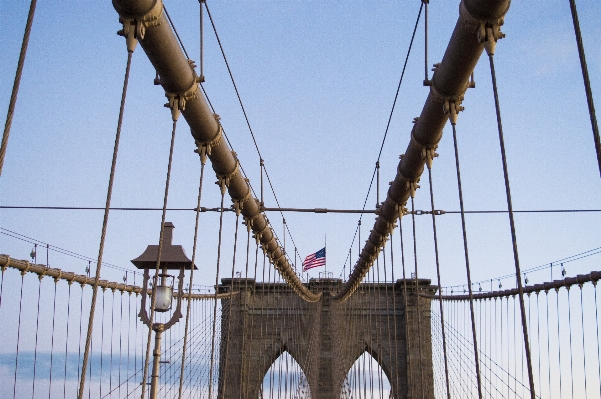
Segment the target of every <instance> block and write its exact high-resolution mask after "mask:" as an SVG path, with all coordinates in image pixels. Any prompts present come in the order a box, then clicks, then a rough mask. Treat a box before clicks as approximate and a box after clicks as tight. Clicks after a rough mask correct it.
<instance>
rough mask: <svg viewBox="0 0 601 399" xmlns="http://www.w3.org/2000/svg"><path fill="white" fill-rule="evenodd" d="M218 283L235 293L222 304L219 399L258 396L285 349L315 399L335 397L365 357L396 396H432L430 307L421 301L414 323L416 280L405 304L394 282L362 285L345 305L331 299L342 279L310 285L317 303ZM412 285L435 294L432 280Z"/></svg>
mask: <svg viewBox="0 0 601 399" xmlns="http://www.w3.org/2000/svg"><path fill="white" fill-rule="evenodd" d="M221 281H222V285H220V286H219V292H228V291H230V290H232V289H233V291H234V292H236V291H239V292H240V294H239V295H235V296H233V297H232V298H224V299H222V300H221V301H222V307H223V309H224V310H223V312H222V318H221V346H220V368H219V397H220V398H223V399H240V398H248V399H255V398H258V395H259V389H260V386H261V384H262V383H263V378H264V376H265V374H266V373H267V371H268V370H269V368H270V367H271V365H272V364H273V362H274V361H275V360H276V359H277V358H278V357H279V356H280V355H281V354H282V353H283V352H285V351H286V352H288V353H289V354H290V355H291V356H292V357H293V358H294V359H295V360H296V361H297V362H298V363H299V365H300V367H301V368H302V370H303V372H304V373H305V375H306V377H307V381H308V383H309V387H310V390H311V397H312V398H314V399H339V398H340V393H341V389H342V385H343V382H344V379H345V377H346V376H347V374H348V372H349V370H350V368H351V367H352V365H353V364H354V362H355V361H356V360H357V359H358V358H359V357H360V356H361V355H362V354H363V353H364V352H368V353H369V354H370V355H371V356H372V357H373V358H374V359H376V361H377V362H378V363H379V365H380V366H381V367H382V369H383V371H384V373H386V377H387V378H388V380H389V381H390V383H391V387H392V392H393V396H394V398H398V399H417V398H419V399H421V398H424V399H433V398H434V387H433V370H432V338H431V324H430V302H431V301H430V299H427V298H423V297H420V299H419V315H420V320H419V325H418V317H417V315H418V314H417V308H418V306H417V297H416V292H415V284H416V281H415V280H407V281H406V286H407V298H406V299H405V297H404V295H405V291H404V286H405V281H403V280H397V281H396V283H394V284H393V283H364V284H361V285H360V286H359V288H358V289H357V291H356V292H355V294H354V295H353V296H352V297H351V298H350V299H348V300H347V301H345V302H342V303H339V302H336V301H334V300H333V299H332V297H333V296H334V295H335V294H336V292H338V291H339V290H340V289H341V288H342V280H339V279H311V280H310V282H309V284H308V287H309V289H310V290H311V291H312V292H322V298H321V300H320V301H318V302H316V303H308V302H305V301H304V300H303V299H301V298H300V297H299V296H298V295H296V294H295V293H294V292H293V291H292V290H291V289H290V288H289V287H288V285H287V284H285V283H257V282H255V280H254V279H243V278H236V279H222V280H221ZM417 283H418V284H417V285H418V287H419V290H420V292H423V293H428V294H433V293H434V292H435V287H434V286H432V285H430V280H426V279H420V280H419V281H418V282H417ZM405 300H406V301H407V309H405ZM230 301H231V303H230ZM230 305H231V309H230ZM349 326H352V329H351V328H349ZM349 330H352V333H349ZM407 331H408V332H409V335H408V336H409V340H407ZM418 332H420V333H421V335H419V334H418ZM420 344H421V351H420ZM226 352H227V353H226ZM420 353H421V358H420ZM226 357H227V363H226V361H225V359H226ZM224 384H225V386H224ZM422 392H423V396H422Z"/></svg>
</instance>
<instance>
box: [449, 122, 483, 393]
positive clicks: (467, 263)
mask: <svg viewBox="0 0 601 399" xmlns="http://www.w3.org/2000/svg"><path fill="white" fill-rule="evenodd" d="M451 126H452V128H453V146H454V148H455V166H456V170H457V186H458V192H459V207H460V208H461V229H462V232H463V252H464V255H465V269H466V274H467V289H468V291H469V297H470V301H469V303H470V316H471V321H472V337H473V340H474V360H475V366H476V381H477V385H478V398H479V399H482V381H481V378H480V361H479V360H478V341H477V338H476V324H475V320H474V294H473V292H472V275H471V271H470V260H469V255H468V250H467V232H466V228H465V209H464V206H463V190H462V188H461V172H460V169H459V149H458V148H457V128H456V126H455V122H454V121H451Z"/></svg>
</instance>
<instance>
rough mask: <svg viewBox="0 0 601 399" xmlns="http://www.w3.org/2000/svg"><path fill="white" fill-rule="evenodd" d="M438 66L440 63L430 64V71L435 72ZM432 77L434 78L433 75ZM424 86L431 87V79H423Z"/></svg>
mask: <svg viewBox="0 0 601 399" xmlns="http://www.w3.org/2000/svg"><path fill="white" fill-rule="evenodd" d="M439 66H440V62H437V63H436V64H432V69H430V70H431V71H432V72H436V69H437V68H438V67H439ZM432 77H434V74H432ZM424 86H432V79H424Z"/></svg>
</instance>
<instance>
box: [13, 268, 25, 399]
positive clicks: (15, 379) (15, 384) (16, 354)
mask: <svg viewBox="0 0 601 399" xmlns="http://www.w3.org/2000/svg"><path fill="white" fill-rule="evenodd" d="M24 279H25V273H24V272H21V294H20V296H19V319H18V321H17V351H16V353H15V376H14V381H13V399H15V398H16V397H17V371H18V370H19V344H20V342H21V314H22V310H23V307H22V306H23V283H24Z"/></svg>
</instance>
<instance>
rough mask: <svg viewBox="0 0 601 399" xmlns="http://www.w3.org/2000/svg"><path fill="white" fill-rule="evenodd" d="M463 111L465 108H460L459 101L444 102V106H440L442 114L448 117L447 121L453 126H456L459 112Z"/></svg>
mask: <svg viewBox="0 0 601 399" xmlns="http://www.w3.org/2000/svg"><path fill="white" fill-rule="evenodd" d="M464 109H465V108H464V107H463V106H461V100H458V101H457V100H445V102H444V105H443V106H442V112H443V113H444V114H445V115H449V121H451V123H452V124H453V125H456V124H457V119H458V116H459V112H461V111H463V110H464Z"/></svg>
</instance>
